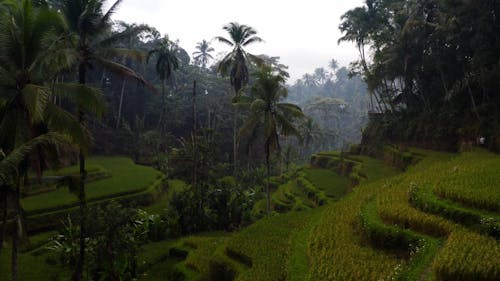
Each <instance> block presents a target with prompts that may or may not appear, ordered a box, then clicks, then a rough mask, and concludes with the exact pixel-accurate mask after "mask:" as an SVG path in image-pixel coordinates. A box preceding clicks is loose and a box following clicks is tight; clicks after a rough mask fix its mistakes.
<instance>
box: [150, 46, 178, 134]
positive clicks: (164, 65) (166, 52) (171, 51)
mask: <svg viewBox="0 0 500 281" xmlns="http://www.w3.org/2000/svg"><path fill="white" fill-rule="evenodd" d="M177 53H178V47H177V46H176V44H175V43H173V42H172V41H170V40H169V39H168V37H167V36H165V37H164V38H162V39H160V41H159V42H158V43H157V45H156V48H154V49H153V50H151V51H149V53H148V58H147V61H149V60H150V59H151V57H152V56H156V66H155V68H156V73H157V74H158V77H159V78H160V81H161V115H160V118H159V120H158V127H159V128H160V132H161V135H162V136H163V133H164V129H165V128H164V119H165V117H166V116H165V115H166V100H165V98H166V96H165V83H166V81H167V80H168V79H169V78H170V76H171V75H172V73H173V71H175V70H177V69H178V68H179V58H178V57H177Z"/></svg>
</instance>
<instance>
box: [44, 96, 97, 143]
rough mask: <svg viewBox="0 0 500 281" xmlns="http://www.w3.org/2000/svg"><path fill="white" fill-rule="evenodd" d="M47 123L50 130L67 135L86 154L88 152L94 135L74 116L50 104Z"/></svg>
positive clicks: (46, 115)
mask: <svg viewBox="0 0 500 281" xmlns="http://www.w3.org/2000/svg"><path fill="white" fill-rule="evenodd" d="M45 122H46V123H47V126H48V127H49V129H51V130H53V131H57V132H60V133H63V134H65V135H67V136H68V137H69V138H70V139H71V140H72V142H73V143H75V144H77V145H78V146H79V147H80V148H82V149H83V151H84V152H87V151H88V149H89V147H90V144H91V143H92V135H91V133H90V131H89V130H88V129H87V128H85V127H84V126H83V125H82V124H81V123H80V122H78V119H77V118H76V117H75V116H74V115H73V114H71V113H69V112H67V111H65V110H63V109H61V108H59V107H57V106H56V105H54V104H52V103H50V104H48V106H47V110H46V112H45Z"/></svg>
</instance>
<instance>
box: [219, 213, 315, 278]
mask: <svg viewBox="0 0 500 281" xmlns="http://www.w3.org/2000/svg"><path fill="white" fill-rule="evenodd" d="M315 212H318V211H317V210H311V211H302V212H290V213H287V214H280V215H275V216H270V217H266V218H264V219H262V220H260V221H258V222H256V223H255V224H253V225H251V226H249V227H248V228H245V229H244V230H242V231H241V232H238V233H235V234H234V236H233V237H231V239H230V240H229V241H228V243H227V245H226V249H225V252H228V250H229V252H233V253H238V254H239V255H240V256H242V257H248V258H249V259H250V260H251V267H248V266H240V267H239V268H237V269H236V270H237V273H238V274H237V276H236V279H235V280H240V281H241V280H252V281H253V280H260V281H266V280H269V281H274V280H285V279H286V278H287V276H288V269H287V268H288V260H289V256H290V255H291V254H292V251H293V249H294V239H295V237H296V233H299V232H300V231H302V230H304V229H306V228H307V227H308V226H309V223H310V221H311V219H312V218H313V217H314V215H315V214H316V213H315ZM226 259H227V256H226ZM219 261H220V259H219ZM244 263H246V264H247V265H248V264H249V262H248V261H246V262H244Z"/></svg>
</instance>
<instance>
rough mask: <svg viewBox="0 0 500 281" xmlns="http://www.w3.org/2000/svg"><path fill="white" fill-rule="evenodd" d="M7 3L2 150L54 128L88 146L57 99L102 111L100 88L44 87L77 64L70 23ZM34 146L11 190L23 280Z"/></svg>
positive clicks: (1, 68) (0, 27) (0, 74)
mask: <svg viewBox="0 0 500 281" xmlns="http://www.w3.org/2000/svg"><path fill="white" fill-rule="evenodd" d="M5 4H6V5H8V6H7V7H8V8H7V9H6V11H4V13H2V15H1V16H0V37H1V38H2V40H0V90H1V92H2V96H1V97H0V104H2V109H1V110H0V149H1V150H2V151H4V152H6V153H7V154H8V155H11V153H12V152H13V151H16V150H18V149H19V148H20V147H22V145H23V144H25V143H27V142H28V143H29V142H30V141H31V140H34V139H37V138H38V137H39V136H40V135H44V134H46V133H47V132H51V131H58V132H63V133H67V134H68V135H70V136H71V138H72V139H73V141H75V143H76V144H78V145H79V146H80V147H82V149H86V148H87V147H88V143H89V142H90V136H89V134H88V131H87V130H85V129H84V128H83V127H82V126H80V124H79V122H78V121H77V120H76V118H74V116H73V115H71V114H70V113H69V112H67V111H65V110H62V109H61V108H59V107H57V106H56V105H55V104H53V103H52V102H51V97H52V96H57V97H59V98H64V99H67V100H68V101H71V102H72V103H74V104H76V105H77V106H79V107H81V108H83V109H86V110H89V111H91V112H92V111H95V112H100V111H101V110H102V107H103V106H100V105H101V104H102V103H101V101H102V96H101V94H100V92H98V91H95V90H93V89H91V88H88V87H85V86H82V85H75V84H58V83H52V84H51V85H43V82H44V81H47V80H49V81H50V80H51V79H53V78H54V77H55V76H56V75H57V74H58V73H60V71H61V70H62V69H65V68H68V67H69V66H70V65H71V63H72V60H71V56H67V52H66V49H65V44H64V40H62V39H63V37H62V36H60V34H61V33H60V32H61V31H62V28H63V27H64V24H63V21H62V18H61V17H60V15H59V14H58V13H57V12H55V11H51V10H48V9H46V8H36V7H35V6H34V4H33V1H30V0H23V1H11V2H8V3H5ZM4 7H5V6H4ZM32 145H33V146H34V150H35V152H36V153H34V154H33V155H27V154H26V155H24V156H23V159H24V160H23V161H22V162H20V163H19V165H18V167H17V169H18V172H17V173H16V175H15V176H14V177H13V181H12V182H11V185H10V187H11V188H13V189H14V191H13V192H10V193H11V194H13V198H14V200H13V201H14V202H13V205H14V214H15V218H16V219H15V220H16V222H17V225H18V227H17V228H16V229H15V231H14V233H13V248H12V251H13V254H12V280H17V268H18V265H17V243H18V239H19V237H21V235H22V234H23V229H22V228H21V226H23V223H22V208H21V205H20V202H19V201H20V190H21V180H20V179H21V176H26V174H27V170H28V163H29V161H28V157H29V158H30V159H31V160H36V161H35V162H37V163H38V164H37V167H36V170H37V171H39V170H40V169H41V162H42V159H41V158H42V157H43V154H44V151H45V150H44V148H43V147H41V146H40V145H37V142H32ZM23 151H25V152H26V153H27V151H28V150H23ZM29 151H33V149H30V150H29ZM2 185H3V187H5V185H4V184H2ZM3 191H4V192H5V191H6V190H5V189H3Z"/></svg>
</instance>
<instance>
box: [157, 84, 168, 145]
mask: <svg viewBox="0 0 500 281" xmlns="http://www.w3.org/2000/svg"><path fill="white" fill-rule="evenodd" d="M165 103H166V102H165V79H163V80H162V81H161V113H160V118H159V119H158V129H159V130H160V136H161V137H162V139H163V118H165V114H166V109H165Z"/></svg>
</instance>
